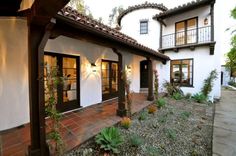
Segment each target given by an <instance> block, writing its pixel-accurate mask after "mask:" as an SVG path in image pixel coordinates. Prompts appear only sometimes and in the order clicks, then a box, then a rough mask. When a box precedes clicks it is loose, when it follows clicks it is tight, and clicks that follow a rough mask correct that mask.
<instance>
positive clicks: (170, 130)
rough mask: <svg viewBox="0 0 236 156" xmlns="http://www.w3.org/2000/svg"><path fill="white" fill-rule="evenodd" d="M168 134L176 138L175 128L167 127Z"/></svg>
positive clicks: (171, 137)
mask: <svg viewBox="0 0 236 156" xmlns="http://www.w3.org/2000/svg"><path fill="white" fill-rule="evenodd" d="M166 135H167V137H168V138H170V139H172V140H175V139H176V131H175V130H174V129H166Z"/></svg>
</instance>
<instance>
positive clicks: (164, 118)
mask: <svg viewBox="0 0 236 156" xmlns="http://www.w3.org/2000/svg"><path fill="white" fill-rule="evenodd" d="M158 121H159V122H160V123H165V122H166V121H167V114H165V115H163V116H161V117H160V118H159V119H158Z"/></svg>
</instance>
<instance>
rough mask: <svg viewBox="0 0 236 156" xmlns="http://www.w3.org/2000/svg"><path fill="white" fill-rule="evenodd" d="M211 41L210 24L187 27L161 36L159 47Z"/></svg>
mask: <svg viewBox="0 0 236 156" xmlns="http://www.w3.org/2000/svg"><path fill="white" fill-rule="evenodd" d="M210 41H211V26H207V27H200V28H196V29H189V30H187V31H182V32H177V33H173V34H168V35H164V36H162V45H161V49H165V48H174V47H178V46H184V45H190V44H201V43H207V42H210Z"/></svg>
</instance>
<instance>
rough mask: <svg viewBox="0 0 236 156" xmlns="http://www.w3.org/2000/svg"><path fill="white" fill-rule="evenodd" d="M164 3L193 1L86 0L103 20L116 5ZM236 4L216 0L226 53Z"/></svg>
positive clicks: (229, 0)
mask: <svg viewBox="0 0 236 156" xmlns="http://www.w3.org/2000/svg"><path fill="white" fill-rule="evenodd" d="M146 1H147V2H150V3H163V4H164V5H165V6H166V7H167V8H174V7H176V6H178V5H181V4H185V3H188V2H191V1H192V0H84V2H85V5H87V6H88V7H89V8H90V11H91V12H92V14H93V16H94V17H95V18H96V19H98V18H99V17H102V18H103V22H104V23H105V24H106V23H107V22H108V18H109V14H111V11H112V9H113V8H114V7H117V6H123V8H124V9H126V8H128V6H133V5H137V4H142V3H145V2H146ZM235 6H236V0H216V5H215V14H216V15H217V16H216V17H217V19H216V20H215V21H216V22H217V25H218V26H219V27H220V28H221V36H222V38H221V41H220V42H221V44H222V47H221V49H222V50H221V51H223V52H224V53H226V52H228V51H229V50H230V38H231V36H232V34H231V33H230V31H225V30H226V29H227V28H230V27H233V26H236V20H233V19H232V18H231V17H230V10H232V9H233V8H234V7H235ZM235 29H236V27H235ZM224 53H222V57H221V58H222V59H221V64H224V60H225V58H224Z"/></svg>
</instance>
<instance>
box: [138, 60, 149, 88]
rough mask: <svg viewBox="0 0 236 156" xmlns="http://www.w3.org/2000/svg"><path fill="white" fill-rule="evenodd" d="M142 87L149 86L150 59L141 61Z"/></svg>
mask: <svg viewBox="0 0 236 156" xmlns="http://www.w3.org/2000/svg"><path fill="white" fill-rule="evenodd" d="M140 88H148V61H147V60H144V61H141V62H140Z"/></svg>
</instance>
